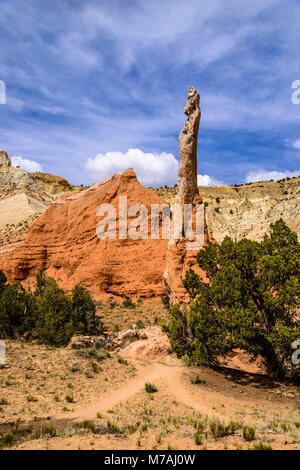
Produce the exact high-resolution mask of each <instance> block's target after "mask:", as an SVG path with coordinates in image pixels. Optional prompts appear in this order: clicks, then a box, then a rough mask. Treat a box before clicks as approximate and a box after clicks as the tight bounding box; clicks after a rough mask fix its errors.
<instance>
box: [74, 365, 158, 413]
mask: <svg viewBox="0 0 300 470" xmlns="http://www.w3.org/2000/svg"><path fill="white" fill-rule="evenodd" d="M166 368H167V366H164V365H162V364H156V363H152V364H151V365H147V366H144V367H143V369H140V372H139V374H138V377H137V378H136V379H135V380H133V381H131V382H130V383H129V384H128V385H125V386H123V387H122V388H120V389H118V390H115V391H113V392H107V393H105V394H104V395H103V397H101V400H99V402H96V403H94V404H93V406H91V407H90V408H88V409H87V408H85V409H83V410H82V411H80V412H77V413H76V418H80V419H82V418H84V419H91V418H95V417H96V415H97V413H98V412H100V413H104V412H106V411H107V410H109V409H111V408H113V407H114V406H116V405H117V404H118V403H120V402H122V401H126V400H127V399H128V398H130V397H131V396H133V395H135V394H136V393H138V392H139V391H140V390H142V389H143V388H144V385H145V382H152V381H155V380H157V379H159V378H160V377H163V376H164V374H165V371H166ZM73 417H75V413H74V415H73Z"/></svg>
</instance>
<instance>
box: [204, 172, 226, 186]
mask: <svg viewBox="0 0 300 470" xmlns="http://www.w3.org/2000/svg"><path fill="white" fill-rule="evenodd" d="M222 184H223V183H222V182H221V181H218V180H216V179H215V178H212V177H211V176H208V175H198V186H221V185H222Z"/></svg>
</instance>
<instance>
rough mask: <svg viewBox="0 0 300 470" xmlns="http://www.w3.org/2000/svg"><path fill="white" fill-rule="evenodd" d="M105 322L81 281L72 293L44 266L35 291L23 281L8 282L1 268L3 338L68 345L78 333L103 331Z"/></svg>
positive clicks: (1, 324) (0, 319)
mask: <svg viewBox="0 0 300 470" xmlns="http://www.w3.org/2000/svg"><path fill="white" fill-rule="evenodd" d="M102 330H103V324H102V321H101V319H100V318H99V317H97V316H96V305H95V302H94V301H93V299H92V298H91V295H90V294H89V293H88V292H87V291H86V290H85V289H84V288H83V287H82V286H80V285H79V284H78V285H76V286H75V287H74V288H73V290H72V293H71V295H67V294H66V293H65V292H64V290H63V289H61V288H60V287H59V286H58V284H57V282H56V281H55V279H53V278H51V277H47V276H46V274H45V272H44V271H43V270H42V269H40V270H39V271H38V272H37V274H36V285H35V291H34V293H32V292H31V291H30V290H26V289H25V288H24V287H23V286H22V285H21V284H20V283H18V282H16V283H14V284H7V281H6V277H5V276H4V274H3V273H2V271H0V337H9V338H13V339H17V338H19V336H21V335H23V334H24V333H26V336H27V338H28V339H36V340H38V341H39V342H40V343H43V344H48V345H51V346H65V345H67V344H68V343H69V341H70V339H71V337H72V335H73V334H74V333H82V334H95V335H97V334H100V333H101V332H102Z"/></svg>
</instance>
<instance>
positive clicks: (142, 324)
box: [135, 320, 145, 330]
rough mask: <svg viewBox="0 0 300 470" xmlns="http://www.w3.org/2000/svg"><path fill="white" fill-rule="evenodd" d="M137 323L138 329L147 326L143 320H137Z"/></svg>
mask: <svg viewBox="0 0 300 470" xmlns="http://www.w3.org/2000/svg"><path fill="white" fill-rule="evenodd" d="M135 325H136V327H137V329H138V330H142V329H143V328H145V325H144V323H143V322H142V320H137V321H136V322H135Z"/></svg>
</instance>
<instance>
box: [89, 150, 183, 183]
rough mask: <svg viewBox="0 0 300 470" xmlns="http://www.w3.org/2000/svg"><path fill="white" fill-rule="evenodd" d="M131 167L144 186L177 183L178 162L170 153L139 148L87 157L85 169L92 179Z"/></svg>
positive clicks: (105, 176) (99, 178) (104, 176)
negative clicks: (144, 150) (149, 151)
mask: <svg viewBox="0 0 300 470" xmlns="http://www.w3.org/2000/svg"><path fill="white" fill-rule="evenodd" d="M127 168H133V169H134V171H135V172H136V175H137V178H138V180H139V181H140V183H142V184H143V185H144V186H154V187H159V186H165V185H167V186H172V185H174V184H175V183H177V180H178V169H179V162H178V160H176V158H175V157H174V155H172V154H171V153H165V152H162V153H160V154H157V153H144V152H143V151H142V150H140V149H129V150H128V151H127V152H126V153H122V152H107V153H106V154H98V155H96V157H95V158H89V159H88V160H87V162H86V163H85V169H86V170H87V171H88V173H89V174H90V176H91V178H92V179H95V178H97V179H98V180H101V179H102V178H107V177H110V176H112V175H113V174H114V173H122V172H123V171H125V170H126V169H127Z"/></svg>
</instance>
